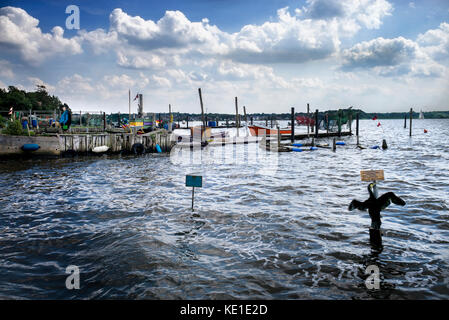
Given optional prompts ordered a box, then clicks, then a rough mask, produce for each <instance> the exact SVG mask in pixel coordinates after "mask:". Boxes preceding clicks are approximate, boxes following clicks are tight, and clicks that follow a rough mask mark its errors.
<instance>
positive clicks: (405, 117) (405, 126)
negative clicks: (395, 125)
mask: <svg viewBox="0 0 449 320" xmlns="http://www.w3.org/2000/svg"><path fill="white" fill-rule="evenodd" d="M405 128H407V113H405V116H404V129H405Z"/></svg>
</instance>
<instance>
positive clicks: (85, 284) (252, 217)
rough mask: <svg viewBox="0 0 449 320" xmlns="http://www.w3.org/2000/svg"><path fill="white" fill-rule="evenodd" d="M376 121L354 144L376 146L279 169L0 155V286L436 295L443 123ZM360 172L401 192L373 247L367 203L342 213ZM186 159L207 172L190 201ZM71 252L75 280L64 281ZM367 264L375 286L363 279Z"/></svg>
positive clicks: (15, 292)
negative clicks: (378, 176) (381, 173)
mask: <svg viewBox="0 0 449 320" xmlns="http://www.w3.org/2000/svg"><path fill="white" fill-rule="evenodd" d="M381 122H382V127H380V128H377V127H376V123H377V122H375V121H371V120H370V121H361V143H362V144H364V145H366V146H372V145H375V144H381V141H382V138H386V139H387V142H388V144H389V149H388V150H386V151H382V150H372V149H367V150H358V149H355V148H354V143H355V141H356V140H355V137H351V138H349V137H348V138H342V140H344V141H346V142H347V143H348V144H349V145H348V146H345V147H339V149H338V150H337V152H336V153H333V152H332V151H331V150H325V149H320V150H318V151H315V152H302V153H295V152H292V153H283V154H279V155H278V156H279V157H278V158H277V165H278V167H277V172H276V174H275V175H267V174H263V172H260V170H258V169H259V167H260V164H257V163H254V162H252V163H251V161H249V162H250V163H247V164H244V163H237V164H236V163H228V164H226V163H203V165H187V166H186V165H184V166H183V165H173V164H172V162H171V161H170V158H169V157H167V156H158V155H145V156H141V157H118V156H113V157H111V156H109V157H103V158H78V159H54V160H33V161H31V160H27V161H23V162H18V161H2V162H0V298H8V299H10V298H33V299H48V298H54V299H74V298H97V299H98V298H123V299H142V298H144V299H228V298H230V299H351V298H355V299H377V298H383V299H385V298H386V299H409V298H415V299H448V298H449V268H448V262H449V220H448V218H449V200H448V196H449V173H448V168H449V166H448V164H449V152H448V150H449V121H448V120H415V121H414V136H413V138H412V139H410V138H409V137H408V129H403V121H400V120H398V121H396V120H384V121H381ZM424 128H426V129H428V130H429V133H427V134H424V133H423V129H424ZM247 147H248V146H246V147H245V146H238V147H234V146H226V147H224V149H222V147H216V148H220V150H225V152H226V153H228V152H230V153H233V152H234V153H235V154H237V155H238V154H243V155H245V154H250V156H251V152H249V153H248V152H247V151H245V149H244V148H247ZM234 149H235V150H234ZM205 162H207V161H205ZM363 169H384V170H385V178H386V180H385V181H383V182H379V184H378V189H379V194H382V193H384V192H387V191H393V192H395V193H396V194H397V195H399V196H401V197H402V198H403V199H404V200H405V201H406V202H407V205H406V206H405V207H398V206H394V205H391V206H390V207H389V208H387V209H386V210H385V211H384V212H383V224H382V227H383V230H384V239H383V242H384V249H383V251H382V252H381V253H379V252H376V251H374V250H372V248H371V247H370V244H369V234H368V228H369V225H370V219H369V217H368V214H367V213H364V212H360V211H352V212H349V211H348V210H347V206H348V204H349V202H350V201H351V200H352V199H353V198H357V199H359V200H365V199H366V198H367V196H368V193H367V191H366V184H367V183H365V182H361V181H360V176H359V171H360V170H363ZM192 172H195V173H200V174H202V175H203V179H204V182H203V188H202V189H196V191H195V198H196V201H195V212H193V213H192V211H191V209H190V205H191V189H190V188H186V187H185V185H184V183H185V175H186V174H188V173H192ZM69 265H76V266H78V267H79V269H80V286H81V288H80V289H79V290H68V289H66V287H65V280H66V277H67V276H68V275H67V274H66V273H65V271H66V267H67V266H69ZM368 265H376V266H378V267H379V269H380V274H381V289H380V290H374V291H373V290H368V289H367V288H366V286H365V278H366V277H367V276H366V275H365V274H364V273H365V269H366V268H367V266H368Z"/></svg>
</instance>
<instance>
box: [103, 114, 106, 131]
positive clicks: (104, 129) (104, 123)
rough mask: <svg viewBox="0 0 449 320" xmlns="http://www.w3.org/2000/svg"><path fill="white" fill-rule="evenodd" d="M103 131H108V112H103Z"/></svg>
mask: <svg viewBox="0 0 449 320" xmlns="http://www.w3.org/2000/svg"><path fill="white" fill-rule="evenodd" d="M103 131H106V112H103Z"/></svg>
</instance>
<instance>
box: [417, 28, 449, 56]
mask: <svg viewBox="0 0 449 320" xmlns="http://www.w3.org/2000/svg"><path fill="white" fill-rule="evenodd" d="M417 41H418V43H419V44H420V45H421V46H422V47H423V48H424V50H425V51H426V52H427V53H428V54H429V55H430V56H432V57H433V58H434V59H436V60H443V59H447V58H449V23H446V22H443V23H441V24H440V26H439V27H438V28H437V29H431V30H428V31H427V32H425V33H424V34H420V35H419V36H418V40H417Z"/></svg>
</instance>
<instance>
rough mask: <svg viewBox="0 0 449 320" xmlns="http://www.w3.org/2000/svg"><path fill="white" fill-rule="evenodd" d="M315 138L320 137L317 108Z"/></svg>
mask: <svg viewBox="0 0 449 320" xmlns="http://www.w3.org/2000/svg"><path fill="white" fill-rule="evenodd" d="M315 138H318V109H316V110H315Z"/></svg>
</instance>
